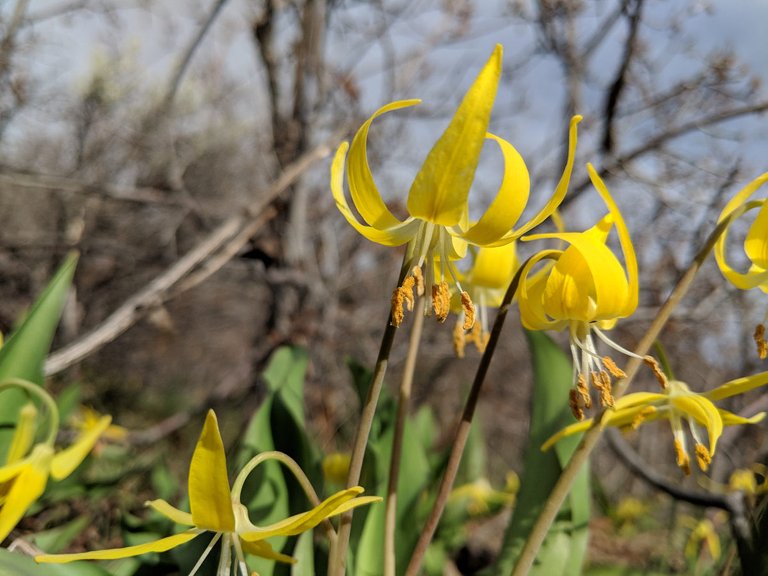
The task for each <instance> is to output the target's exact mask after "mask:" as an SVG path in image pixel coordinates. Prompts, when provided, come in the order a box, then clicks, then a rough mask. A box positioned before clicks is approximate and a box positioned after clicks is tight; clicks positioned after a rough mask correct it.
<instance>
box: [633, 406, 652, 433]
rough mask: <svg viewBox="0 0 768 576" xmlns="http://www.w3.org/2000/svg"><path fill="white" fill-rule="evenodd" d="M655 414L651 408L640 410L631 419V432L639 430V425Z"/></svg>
mask: <svg viewBox="0 0 768 576" xmlns="http://www.w3.org/2000/svg"><path fill="white" fill-rule="evenodd" d="M654 412H656V408H655V407H653V406H646V407H645V408H643V409H642V410H640V411H639V412H638V413H637V414H635V417H634V418H633V419H632V424H631V426H632V430H637V429H638V428H640V425H641V424H642V423H643V422H645V419H646V418H648V416H649V415H651V414H653V413H654Z"/></svg>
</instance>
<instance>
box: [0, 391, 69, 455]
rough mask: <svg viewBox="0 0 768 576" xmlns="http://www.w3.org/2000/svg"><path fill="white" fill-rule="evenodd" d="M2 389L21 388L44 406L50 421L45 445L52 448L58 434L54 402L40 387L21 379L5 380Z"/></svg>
mask: <svg viewBox="0 0 768 576" xmlns="http://www.w3.org/2000/svg"><path fill="white" fill-rule="evenodd" d="M4 388H21V389H22V390H24V391H25V392H27V393H28V394H30V395H32V396H35V397H37V398H38V399H39V400H40V401H41V402H42V403H43V404H45V407H46V409H47V410H48V418H49V419H50V421H49V424H48V436H47V437H46V438H45V443H46V444H48V445H49V446H53V445H54V443H55V442H56V435H57V434H58V433H59V408H58V406H56V401H55V400H54V399H53V398H51V395H50V394H48V393H47V392H46V391H45V390H44V389H43V388H42V387H41V386H38V385H37V384H35V383H34V382H29V381H28V380H23V379H21V378H6V379H4V380H3V381H2V382H0V390H3V389H4Z"/></svg>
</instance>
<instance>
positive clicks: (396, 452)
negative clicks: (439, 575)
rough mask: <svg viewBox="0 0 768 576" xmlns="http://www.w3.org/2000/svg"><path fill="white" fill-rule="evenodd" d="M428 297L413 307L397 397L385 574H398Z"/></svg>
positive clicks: (390, 475) (390, 476)
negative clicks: (406, 448) (406, 447)
mask: <svg viewBox="0 0 768 576" xmlns="http://www.w3.org/2000/svg"><path fill="white" fill-rule="evenodd" d="M425 305H426V299H425V298H424V296H419V297H418V298H417V300H416V305H415V306H414V309H415V310H416V314H415V315H414V318H413V326H412V327H411V338H410V341H409V342H408V355H407V356H406V358H405V367H404V368H403V378H402V380H401V381H400V392H399V396H398V398H397V417H396V419H395V431H394V437H393V439H392V455H391V457H390V460H389V484H388V486H387V502H386V511H385V516H384V576H395V566H396V561H397V554H396V549H395V536H396V532H397V530H396V529H397V483H398V479H399V477H400V459H401V457H402V452H403V435H404V432H405V420H406V418H407V417H408V407H409V405H410V403H411V388H412V385H413V375H414V373H415V372H416V358H417V357H418V355H419V344H420V343H421V334H422V328H423V327H424V306H425Z"/></svg>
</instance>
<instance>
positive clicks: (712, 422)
mask: <svg viewBox="0 0 768 576" xmlns="http://www.w3.org/2000/svg"><path fill="white" fill-rule="evenodd" d="M669 401H670V403H671V404H672V406H674V407H675V408H676V409H677V410H678V411H679V412H682V413H684V414H687V415H688V416H690V417H692V418H693V419H694V420H696V422H698V423H699V424H701V425H702V426H704V427H705V428H706V429H707V433H708V434H709V452H710V454H711V455H713V456H714V454H715V448H716V446H717V440H718V439H719V438H720V435H721V434H722V433H723V419H722V418H721V417H720V413H719V412H718V411H717V408H716V407H715V405H714V404H712V402H711V401H710V400H708V399H707V398H704V397H703V396H701V395H699V394H693V393H692V394H687V395H682V396H676V395H672V396H670V398H669Z"/></svg>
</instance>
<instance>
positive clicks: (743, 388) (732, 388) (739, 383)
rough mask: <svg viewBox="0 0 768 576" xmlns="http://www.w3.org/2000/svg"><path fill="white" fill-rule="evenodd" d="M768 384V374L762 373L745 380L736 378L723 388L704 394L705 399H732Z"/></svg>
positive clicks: (746, 377)
mask: <svg viewBox="0 0 768 576" xmlns="http://www.w3.org/2000/svg"><path fill="white" fill-rule="evenodd" d="M766 384H768V372H760V373H759V374H753V375H752V376H744V377H743V378H736V379H735V380H731V381H730V382H726V383H725V384H723V385H722V386H718V387H717V388H715V389H714V390H710V391H709V392H705V393H704V394H702V396H704V397H705V398H709V399H710V400H722V399H723V398H730V397H731V396H736V395H737V394H744V393H745V392H749V391H750V390H754V389H755V388H759V387H760V386H765V385H766Z"/></svg>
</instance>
